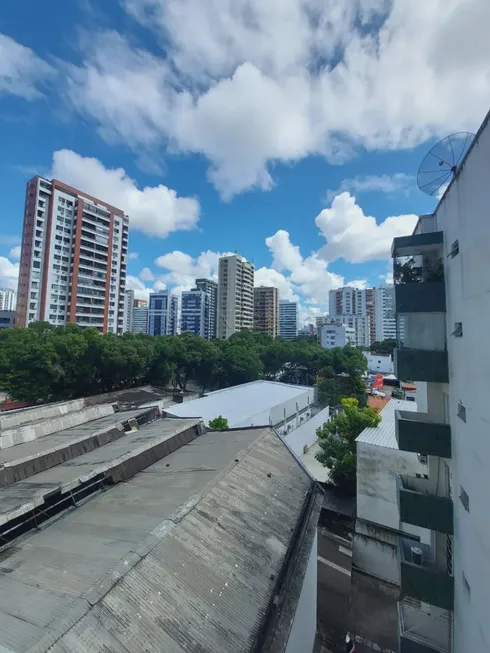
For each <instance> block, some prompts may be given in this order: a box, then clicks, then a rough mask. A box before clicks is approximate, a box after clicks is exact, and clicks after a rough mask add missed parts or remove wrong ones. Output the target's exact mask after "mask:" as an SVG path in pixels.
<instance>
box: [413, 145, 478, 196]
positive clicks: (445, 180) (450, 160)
mask: <svg viewBox="0 0 490 653" xmlns="http://www.w3.org/2000/svg"><path fill="white" fill-rule="evenodd" d="M474 138H475V135H474V134H471V133H470V132H457V133H456V134H451V135H450V136H446V138H443V139H442V141H439V142H438V143H436V145H434V147H433V148H432V149H431V150H429V152H427V154H426V155H425V157H424V159H423V161H422V163H421V164H420V168H419V171H418V173H417V184H418V187H419V188H420V190H421V191H422V192H423V193H425V194H426V195H432V196H434V195H435V196H436V197H441V195H442V194H443V192H444V191H445V190H446V188H447V187H448V186H449V184H450V183H451V181H452V179H453V177H454V175H455V174H456V173H457V171H458V168H459V166H460V165H461V163H462V161H463V159H464V157H465V154H466V152H467V151H468V148H469V147H470V145H471V143H472V141H473V139H474Z"/></svg>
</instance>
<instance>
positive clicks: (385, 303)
mask: <svg viewBox="0 0 490 653" xmlns="http://www.w3.org/2000/svg"><path fill="white" fill-rule="evenodd" d="M374 293H375V321H376V340H377V341H378V342H381V341H383V340H388V339H391V338H396V314H395V287H394V286H393V285H385V286H379V287H378V288H375V289H374Z"/></svg>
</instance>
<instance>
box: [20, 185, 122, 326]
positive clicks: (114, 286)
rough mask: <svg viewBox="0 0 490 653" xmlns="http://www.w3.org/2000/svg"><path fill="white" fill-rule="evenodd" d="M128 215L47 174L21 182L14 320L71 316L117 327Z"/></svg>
mask: <svg viewBox="0 0 490 653" xmlns="http://www.w3.org/2000/svg"><path fill="white" fill-rule="evenodd" d="M128 229H129V219H128V217H127V216H126V215H125V214H124V212H123V211H122V210H121V209H117V208H115V207H113V206H111V205H110V204H107V203H106V202H104V201H102V200H99V199H96V198H95V197H91V196H90V195H87V194H86V193H84V192H82V191H79V190H77V189H76V188H72V187H70V186H67V185H66V184H63V183H62V182H61V181H58V180H56V179H53V180H52V181H48V180H46V179H42V178H41V177H34V179H31V180H30V181H29V182H28V184H27V193H26V203H25V212H24V228H23V232H22V251H21V258H20V272H19V285H18V293H17V294H18V301H17V324H18V325H19V326H27V325H28V324H29V323H30V322H33V321H36V320H43V321H46V322H50V323H51V324H55V325H58V326H60V325H64V324H66V323H67V322H74V323H76V324H79V325H80V326H93V327H96V328H97V329H98V330H99V331H101V332H102V333H106V332H112V333H122V332H123V320H124V289H125V285H126V262H127V255H128Z"/></svg>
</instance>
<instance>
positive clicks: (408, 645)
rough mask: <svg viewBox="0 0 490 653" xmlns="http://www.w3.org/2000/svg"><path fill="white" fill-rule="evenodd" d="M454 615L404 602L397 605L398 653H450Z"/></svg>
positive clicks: (409, 601) (407, 601) (411, 600)
mask: <svg viewBox="0 0 490 653" xmlns="http://www.w3.org/2000/svg"><path fill="white" fill-rule="evenodd" d="M452 630H453V615H452V612H450V611H449V610H443V609H441V608H437V607H435V606H433V605H427V604H425V605H422V604H421V603H420V602H419V601H416V600H413V599H410V598H404V599H403V600H402V601H400V602H399V603H398V632H399V647H398V650H399V651H400V653H451V651H452V648H451V642H452Z"/></svg>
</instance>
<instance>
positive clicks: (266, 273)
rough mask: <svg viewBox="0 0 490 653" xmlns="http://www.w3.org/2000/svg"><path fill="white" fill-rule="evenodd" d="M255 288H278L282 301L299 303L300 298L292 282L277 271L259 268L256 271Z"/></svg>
mask: <svg viewBox="0 0 490 653" xmlns="http://www.w3.org/2000/svg"><path fill="white" fill-rule="evenodd" d="M254 281H255V286H256V287H257V286H272V287H273V288H277V290H278V292H279V297H280V299H288V300H290V301H298V296H297V295H296V293H295V292H294V289H293V285H292V283H291V280H290V279H288V278H286V277H285V276H284V275H283V274H281V273H280V272H278V271H277V270H273V269H271V268H265V267H262V268H259V269H258V270H255V279H254Z"/></svg>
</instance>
